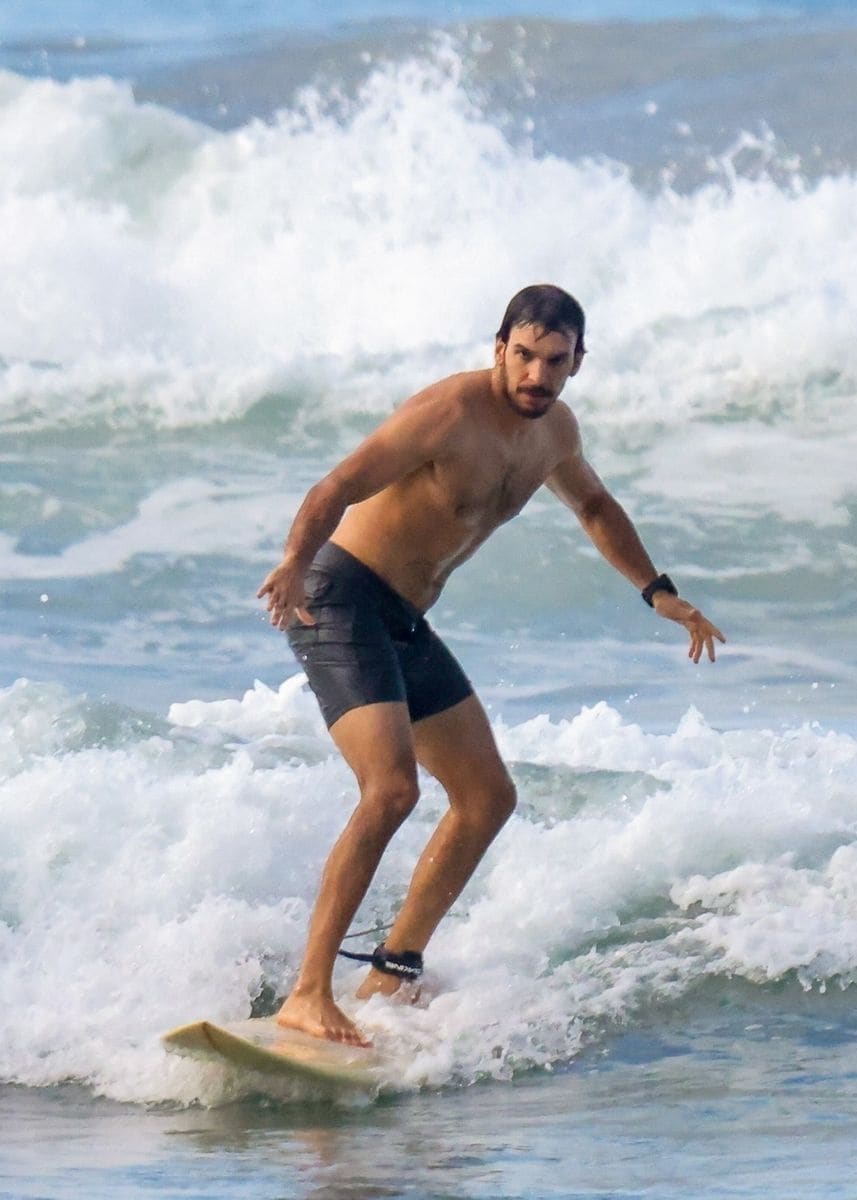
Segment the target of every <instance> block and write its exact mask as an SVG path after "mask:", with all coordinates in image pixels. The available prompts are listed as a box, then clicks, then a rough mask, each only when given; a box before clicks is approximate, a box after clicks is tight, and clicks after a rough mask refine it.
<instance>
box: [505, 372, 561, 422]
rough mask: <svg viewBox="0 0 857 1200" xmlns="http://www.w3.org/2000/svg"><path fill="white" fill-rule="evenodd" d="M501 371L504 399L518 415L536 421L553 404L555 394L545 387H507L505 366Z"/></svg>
mask: <svg viewBox="0 0 857 1200" xmlns="http://www.w3.org/2000/svg"><path fill="white" fill-rule="evenodd" d="M502 371H503V390H504V392H505V393H506V399H507V400H508V402H509V405H510V407H511V408H513V409H514V410H515V412H516V413H517V414H518V416H519V417H524V418H525V419H526V420H527V421H537V420H538V419H539V418H540V417H543V416H544V415H545V413H546V412H547V411H548V409H550V408H551V407H552V406H553V403H554V401H555V400H556V396H555V395H554V394H553V392H549V391H548V390H547V388H537V387H536V388H533V387H531V388H520V387H519V388H516V389H515V391H512V389H511V388H510V387H509V376H508V373H507V371H506V368H505V367H503V368H502Z"/></svg>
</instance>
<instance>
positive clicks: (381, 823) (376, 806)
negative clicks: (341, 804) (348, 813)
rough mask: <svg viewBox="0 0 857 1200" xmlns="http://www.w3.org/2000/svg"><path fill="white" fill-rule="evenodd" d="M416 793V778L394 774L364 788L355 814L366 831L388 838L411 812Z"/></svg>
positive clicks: (417, 796) (404, 773)
mask: <svg viewBox="0 0 857 1200" xmlns="http://www.w3.org/2000/svg"><path fill="white" fill-rule="evenodd" d="M419 794H420V793H419V785H418V784H417V780H416V775H411V774H409V773H408V772H402V773H401V774H395V773H393V774H391V775H388V776H387V777H386V778H385V779H384V780H383V781H379V782H372V783H368V784H365V785H364V786H363V788H362V789H361V792H360V804H359V806H358V810H357V814H356V815H357V816H358V818H359V819H360V821H361V823H362V824H363V825H364V828H365V829H366V830H367V831H370V830H377V831H379V833H381V834H382V835H383V836H385V837H387V838H390V837H392V836H393V834H394V833H395V832H396V830H397V829H398V828H399V826H400V825H401V824H402V822H403V821H404V820H406V818H407V817H409V816H410V815H411V813H412V812H413V811H414V808H415V807H416V803H417V800H418V799H419Z"/></svg>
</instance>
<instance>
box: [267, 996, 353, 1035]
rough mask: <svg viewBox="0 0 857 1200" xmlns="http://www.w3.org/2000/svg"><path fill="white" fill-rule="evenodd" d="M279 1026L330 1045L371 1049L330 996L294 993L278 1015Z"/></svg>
mask: <svg viewBox="0 0 857 1200" xmlns="http://www.w3.org/2000/svg"><path fill="white" fill-rule="evenodd" d="M277 1024H278V1025H282V1026H283V1027H284V1028H286V1029H299V1030H300V1031H301V1033H308V1034H310V1035H311V1036H312V1037H317V1038H325V1039H326V1040H327V1041H329V1042H345V1043H347V1045H349V1046H367V1047H368V1046H371V1045H372V1043H371V1042H370V1041H369V1040H368V1039H367V1038H365V1037H363V1035H362V1034H361V1032H360V1030H359V1029H358V1028H357V1026H356V1025H355V1024H354V1022H353V1021H349V1019H348V1017H346V1015H345V1013H344V1012H342V1010H341V1009H340V1008H338V1007H337V1005H336V1004H334V1002H333V1000H331V999H330V997H329V996H296V995H295V994H294V993H292V995H291V996H289V997H288V998H287V1000H286V1002H285V1003H284V1004H283V1007H282V1008H281V1009H280V1011H279V1012H278V1013H277Z"/></svg>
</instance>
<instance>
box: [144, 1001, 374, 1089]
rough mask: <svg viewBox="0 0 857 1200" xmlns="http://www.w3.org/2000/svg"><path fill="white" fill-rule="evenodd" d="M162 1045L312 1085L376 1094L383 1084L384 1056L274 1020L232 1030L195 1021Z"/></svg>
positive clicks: (167, 1037) (260, 1020)
mask: <svg viewBox="0 0 857 1200" xmlns="http://www.w3.org/2000/svg"><path fill="white" fill-rule="evenodd" d="M161 1041H162V1042H163V1044H164V1046H165V1047H166V1048H167V1049H168V1050H171V1051H174V1052H176V1053H178V1054H190V1055H193V1056H194V1057H197V1058H205V1059H208V1060H210V1061H211V1060H213V1061H215V1062H219V1063H221V1064H224V1063H230V1064H231V1065H232V1066H235V1067H242V1068H244V1069H245V1070H250V1071H261V1072H263V1073H265V1074H268V1075H279V1076H286V1077H288V1076H291V1077H292V1078H293V1079H303V1080H307V1081H310V1082H313V1083H326V1084H331V1085H335V1086H337V1087H352V1088H362V1089H364V1090H366V1091H372V1090H374V1089H375V1088H377V1087H378V1086H379V1084H380V1083H381V1082H382V1078H383V1071H382V1059H381V1056H380V1055H379V1054H378V1052H377V1051H376V1050H374V1049H372V1048H371V1047H370V1048H368V1049H366V1048H364V1047H362V1046H346V1045H343V1044H342V1043H339V1042H327V1041H324V1040H323V1039H321V1038H314V1037H310V1036H309V1035H307V1034H305V1033H299V1032H298V1031H297V1030H293V1029H284V1028H283V1027H282V1026H281V1025H278V1024H277V1023H276V1021H275V1020H274V1018H273V1017H255V1018H251V1019H250V1020H247V1021H239V1022H236V1023H235V1024H230V1025H216V1024H215V1023H214V1022H213V1021H193V1022H192V1023H191V1024H190V1025H180V1026H179V1027H178V1028H177V1029H171V1030H170V1031H169V1033H165V1034H164V1035H163V1036H162V1038H161Z"/></svg>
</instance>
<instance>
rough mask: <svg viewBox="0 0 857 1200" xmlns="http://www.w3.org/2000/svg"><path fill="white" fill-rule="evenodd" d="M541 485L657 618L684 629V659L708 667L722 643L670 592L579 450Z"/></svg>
mask: <svg viewBox="0 0 857 1200" xmlns="http://www.w3.org/2000/svg"><path fill="white" fill-rule="evenodd" d="M545 482H546V483H547V486H548V487H549V488H550V489H551V491H552V492H553V493H554V494H555V495H556V496H558V497H559V499H560V500H562V501H563V503H564V504H567V505H568V507H569V508H570V509H571V510H572V511H573V512H574V513H575V515H576V516H577V519H578V520H579V521H580V524H581V525H582V526H583V529H584V530H585V532H586V534H587V535H588V537H589V538H590V540H591V541H592V544H593V545H594V546H595V548H596V549H597V550H598V551H599V552H600V553H601V554H602V555H603V557H604V558H606V559H607V561H608V562H609V563H610V565H611V566H613V567H615V568H616V570H617V571H619V572H621V574H622V575H624V576H625V578H626V579H627V580H629V581H630V583H632V584H633V585H634V587H636V588H637V589H638V591H640V593H641V594H642V596H643V599H644V600H645V601H646V603H647V604H650V605H651V606H652V608H654V610H655V612H656V613H657V614H658V616H659V617H665V618H666V619H667V620H669V621H675V622H676V623H677V624H679V625H683V626H684V627H685V629H686V630H687V632H688V636H689V637H690V647H689V650H688V657H689V658H691V659H693V661H694V662H695V663H698V662H699V660H700V658H701V657H702V653H703V651H706V652H707V654H708V657H709V658H710V660H711V661H712V662H714V659H715V653H714V641H715V639H716V640H717V641H719V642H725V641H726V638H725V637H724V636H723V634H722V633H721V632H720V630H719V629H718V628H717V626H716V625H713V624H712V623H711V621H709V620H708V618H707V617H705V616H704V615H703V614H702V613H701V612H700V611H699V609H698V608H695V607H694V606H693V605H692V604H691V603H689V601H687V600H683V599H682V598H681V596H679V595H678V594H677V593H676V592H675V587H674V585H673V583H672V581H671V580H670V579H669V578H668V576H666V575H659V574H658V572H657V570H656V569H655V566H654V564H653V563H652V560H651V559H650V558H649V555H648V553H647V552H646V548H645V546H644V545H643V543H642V541H641V540H640V535H639V534H638V533H637V530H636V529H635V527H634V524H633V522H632V520H631V518H630V517H629V516H628V514H627V513H626V512H625V510H624V508H623V507H622V505H621V504H620V503H619V501H618V500H617V499H616V498H615V497H614V496H612V495H611V494H610V492H608V490H607V488H606V487H605V486H604V484H603V482H602V481H601V479H600V478H599V477H598V475H597V473H596V472H595V471H594V470H593V468H592V467H591V466H590V464H589V463H588V462H587V461H586V459H585V458H584V457H583V454H582V453H581V452H580V450H579V447H578V448H576V449H575V452H574V453H572V454H571V455H570V457H569V458H567V459H565V460H564V461H563V462H562V463H560V464H559V466H558V467H557V468H556V469H555V470H554V471H553V472H552V473H551V475H550V476H549V477H548V479H547V480H546V481H545Z"/></svg>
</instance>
